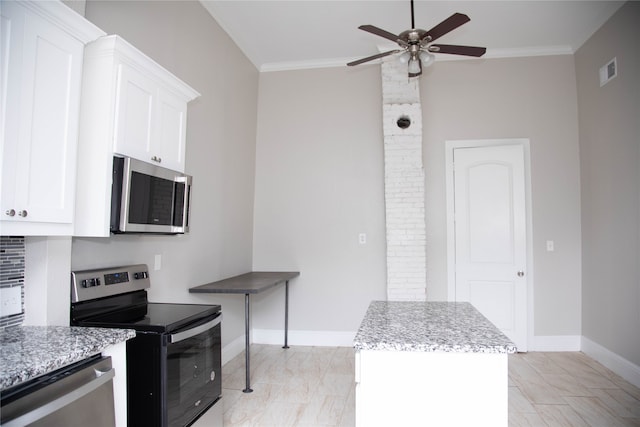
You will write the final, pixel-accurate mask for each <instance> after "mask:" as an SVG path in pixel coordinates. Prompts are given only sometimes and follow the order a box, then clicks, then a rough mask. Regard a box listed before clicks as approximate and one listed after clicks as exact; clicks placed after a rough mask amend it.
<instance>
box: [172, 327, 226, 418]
mask: <svg viewBox="0 0 640 427" xmlns="http://www.w3.org/2000/svg"><path fill="white" fill-rule="evenodd" d="M220 352H221V349H220V324H218V325H216V326H214V327H213V328H211V329H209V330H207V331H205V332H202V333H200V334H198V335H196V336H194V337H191V338H187V339H185V340H183V341H180V342H178V343H172V344H169V345H168V347H167V412H168V414H167V415H168V419H169V425H170V426H174V425H176V426H177V425H180V426H182V425H186V424H188V423H190V422H191V421H192V420H193V419H195V418H196V417H197V416H198V415H199V414H200V413H201V412H202V411H204V410H206V409H207V408H208V407H209V406H210V405H211V404H212V403H213V402H215V401H216V399H218V397H219V396H220V395H221V394H222V378H221V354H220Z"/></svg>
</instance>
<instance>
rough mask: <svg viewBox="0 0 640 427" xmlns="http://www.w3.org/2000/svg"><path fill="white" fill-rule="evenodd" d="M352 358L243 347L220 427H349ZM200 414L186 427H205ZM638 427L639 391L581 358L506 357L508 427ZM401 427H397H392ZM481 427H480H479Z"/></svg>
mask: <svg viewBox="0 0 640 427" xmlns="http://www.w3.org/2000/svg"><path fill="white" fill-rule="evenodd" d="M353 362H354V357H353V349H352V348H349V347H298V346H293V347H291V348H290V349H288V350H283V349H282V348H280V347H279V346H270V345H257V344H254V345H252V347H251V386H252V388H253V389H254V392H253V393H248V394H245V393H243V392H242V389H243V388H244V381H245V376H244V353H242V354H240V355H238V356H237V357H235V358H234V359H233V360H231V361H230V362H228V363H227V364H226V365H224V366H223V368H222V374H223V380H222V387H223V390H222V393H223V402H224V425H225V427H233V426H353V425H355V395H354V393H355V390H354V379H353V372H354V364H353ZM210 426H211V423H210V422H208V421H207V414H205V415H203V417H201V418H200V419H199V420H198V421H197V422H196V423H195V424H194V427H210ZM517 426H541V427H555V426H557V427H565V426H567V427H569V426H582V427H616V426H635V427H640V389H638V388H636V387H634V386H633V385H631V384H629V383H628V382H626V381H624V380H623V379H622V378H620V377H619V376H617V375H616V374H614V373H613V372H611V371H609V370H608V369H606V368H605V367H603V366H602V365H600V364H599V363H598V362H596V361H594V360H592V359H590V358H589V357H587V356H585V355H584V354H582V353H575V352H571V353H537V352H531V353H526V354H516V355H512V356H509V427H517ZM398 427H401V426H398ZM480 427H484V426H480Z"/></svg>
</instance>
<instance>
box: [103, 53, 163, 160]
mask: <svg viewBox="0 0 640 427" xmlns="http://www.w3.org/2000/svg"><path fill="white" fill-rule="evenodd" d="M117 67H118V79H117V89H116V110H115V131H114V136H115V141H114V146H113V151H114V152H116V153H119V154H124V155H126V156H130V157H133V158H135V159H138V160H142V161H145V162H151V161H152V160H151V158H152V157H153V156H156V154H155V153H152V141H153V139H154V137H155V126H156V124H155V112H154V109H155V108H156V106H155V104H156V93H157V88H156V85H155V84H154V82H153V81H152V80H150V79H149V78H148V77H146V76H144V75H143V74H141V73H140V72H138V71H137V70H136V69H134V68H132V67H130V66H128V65H127V64H124V63H120V64H118V65H117Z"/></svg>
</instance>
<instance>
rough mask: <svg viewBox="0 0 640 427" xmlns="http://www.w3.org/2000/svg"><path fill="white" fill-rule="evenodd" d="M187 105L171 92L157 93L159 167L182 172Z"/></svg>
mask: <svg viewBox="0 0 640 427" xmlns="http://www.w3.org/2000/svg"><path fill="white" fill-rule="evenodd" d="M186 125H187V103H186V102H185V101H184V100H182V99H181V98H179V97H178V96H176V95H174V94H173V93H171V92H166V91H162V90H161V91H159V92H158V139H157V142H158V144H159V145H158V147H157V153H158V156H159V158H160V159H161V165H162V166H163V167H165V168H169V169H173V170H177V171H180V172H184V163H185V162H184V156H185V151H186V150H185V149H186V146H185V142H186V135H187V129H186Z"/></svg>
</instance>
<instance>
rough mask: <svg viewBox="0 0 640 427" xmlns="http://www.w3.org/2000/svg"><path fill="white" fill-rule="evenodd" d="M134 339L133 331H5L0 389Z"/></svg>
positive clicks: (1, 341) (1, 334)
mask: <svg viewBox="0 0 640 427" xmlns="http://www.w3.org/2000/svg"><path fill="white" fill-rule="evenodd" d="M135 336H136V332H135V331H134V330H132V329H107V328H84V327H74V326H14V327H8V328H6V329H4V330H2V331H0V389H5V388H8V387H12V386H14V385H17V384H20V383H22V382H24V381H28V380H30V379H33V378H35V377H37V376H39V375H43V374H46V373H48V372H51V371H54V370H56V369H58V368H62V367H63V366H66V365H69V364H72V363H75V362H79V361H81V360H83V359H86V358H87V357H90V356H92V355H94V354H98V353H101V352H102V351H103V350H105V349H106V348H107V347H109V346H111V345H114V344H118V343H121V342H124V341H126V340H128V339H130V338H133V337H135Z"/></svg>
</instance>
